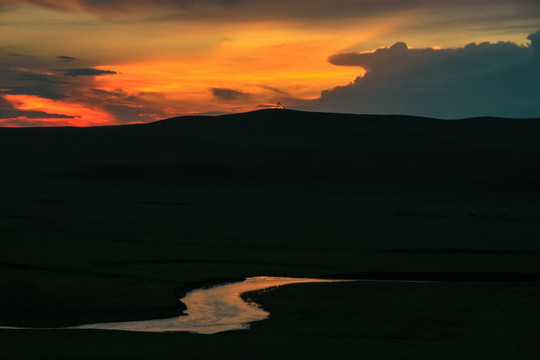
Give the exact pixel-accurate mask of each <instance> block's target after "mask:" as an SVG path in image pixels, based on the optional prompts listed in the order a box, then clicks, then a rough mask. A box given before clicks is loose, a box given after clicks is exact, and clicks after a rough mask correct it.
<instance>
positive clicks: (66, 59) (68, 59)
mask: <svg viewBox="0 0 540 360" xmlns="http://www.w3.org/2000/svg"><path fill="white" fill-rule="evenodd" d="M77 60H79V59H77V58H74V57H71V56H65V55H60V56H58V61H59V62H74V61H77Z"/></svg>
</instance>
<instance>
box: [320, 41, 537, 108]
mask: <svg viewBox="0 0 540 360" xmlns="http://www.w3.org/2000/svg"><path fill="white" fill-rule="evenodd" d="M528 39H529V40H530V41H531V43H530V45H528V46H520V45H517V44H515V43H511V42H499V43H495V44H490V43H480V44H475V43H471V44H468V45H466V46H464V47H462V48H458V49H441V50H434V49H430V48H428V49H409V48H408V47H407V45H406V44H405V43H403V42H398V43H396V44H394V45H392V46H391V47H389V48H382V49H378V50H376V51H375V52H372V53H354V52H351V53H340V54H335V55H332V56H330V57H329V59H328V61H329V62H330V63H332V64H334V65H338V66H359V67H363V68H365V69H366V70H367V73H366V74H365V75H364V76H363V77H358V78H356V80H355V81H354V82H352V83H350V84H349V85H347V86H339V87H336V88H334V89H331V90H327V91H324V92H323V93H322V94H321V98H320V99H319V100H317V101H316V102H314V103H313V104H312V105H311V107H313V108H321V109H322V108H324V109H332V108H333V109H339V111H342V112H354V113H394V114H410V115H421V116H432V117H442V118H463V117H472V116H485V115H490V116H504V117H540V102H539V101H538V99H540V87H539V86H538V84H540V31H539V32H536V33H534V34H531V35H529V37H528Z"/></svg>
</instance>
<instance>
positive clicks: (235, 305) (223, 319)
mask: <svg viewBox="0 0 540 360" xmlns="http://www.w3.org/2000/svg"><path fill="white" fill-rule="evenodd" d="M336 281H347V280H326V279H309V278H287V277H270V276H258V277H251V278H247V279H246V280H245V281H243V282H239V283H232V284H224V285H218V286H214V287H211V288H207V289H196V290H193V291H191V292H190V293H188V294H187V295H186V297H184V298H182V299H181V301H182V302H183V303H184V304H185V305H186V306H187V310H186V314H187V316H178V317H175V318H170V319H160V320H148V321H128V322H114V323H101V324H89V325H82V326H78V327H76V328H77V329H100V330H124V331H145V332H165V331H187V332H193V333H199V334H215V333H218V332H222V331H229V330H241V329H248V328H249V323H251V322H254V321H259V320H264V319H266V318H268V316H269V315H270V314H269V313H268V312H266V311H264V310H263V309H261V308H260V307H259V306H257V305H256V304H253V303H247V302H245V301H244V300H243V299H242V298H241V296H240V295H241V294H243V293H246V292H250V291H258V290H263V289H267V288H272V287H276V286H282V285H288V284H298V283H315V282H336Z"/></svg>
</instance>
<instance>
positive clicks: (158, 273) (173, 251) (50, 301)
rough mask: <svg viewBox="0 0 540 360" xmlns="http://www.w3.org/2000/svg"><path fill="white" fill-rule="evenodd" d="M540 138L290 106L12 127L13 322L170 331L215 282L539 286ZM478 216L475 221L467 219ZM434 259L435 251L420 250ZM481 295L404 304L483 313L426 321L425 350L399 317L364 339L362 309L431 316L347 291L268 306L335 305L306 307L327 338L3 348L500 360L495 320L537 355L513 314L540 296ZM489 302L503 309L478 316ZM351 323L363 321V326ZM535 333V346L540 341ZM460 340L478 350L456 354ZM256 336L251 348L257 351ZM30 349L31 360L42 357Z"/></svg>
mask: <svg viewBox="0 0 540 360" xmlns="http://www.w3.org/2000/svg"><path fill="white" fill-rule="evenodd" d="M539 129H540V126H539V122H538V121H536V120H507V119H470V120H462V121H438V120H431V119H419V118H407V117H379V116H354V115H335V114H313V113H301V112H292V111H262V112H255V113H248V114H239V115H230V116H224V117H216V118H179V119H171V120H167V121H163V122H158V123H154V124H149V125H141V126H129V127H111V128H90V129H69V128H65V129H0V151H1V153H2V156H1V157H0V166H1V167H2V169H4V172H3V173H2V174H1V175H0V176H1V180H0V188H1V192H0V194H2V195H1V198H0V235H1V239H2V240H1V241H0V271H1V273H2V276H1V277H0V286H1V287H0V289H1V292H0V319H2V323H4V324H15V325H42V326H47V325H65V324H70V323H77V322H84V321H104V320H118V319H130V318H148V317H153V316H168V315H170V314H176V313H178V311H179V310H180V308H179V306H178V304H177V300H176V299H177V294H178V293H181V292H182V291H183V290H184V289H186V288H187V287H190V286H193V285H194V282H199V281H206V280H207V279H209V278H215V277H232V278H236V277H244V276H250V275H287V276H325V275H339V274H348V273H356V272H366V271H419V272H422V271H424V272H438V271H445V272H528V273H538V272H539V267H538V264H539V263H540V262H539V258H540V256H539V254H538V251H539V250H540V248H539V245H538V238H539V234H540V230H539V225H538V216H539V214H538V206H537V205H538V203H539V194H538V188H539V187H538V185H539V184H540V182H539V181H538V180H539V178H540V176H539V175H540V174H539V172H538V170H537V169H539V168H540V166H538V159H539V158H540V157H539V156H538V155H539V152H540V151H539V143H540V141H539V138H540V135H539ZM472 209H474V210H477V211H478V216H469V215H468V214H469V212H470V211H471V210H472ZM396 249H397V250H398V251H395V250H396ZM425 249H428V250H432V251H428V252H422V251H417V250H425ZM449 249H450V250H452V251H448V250H449ZM411 250H412V251H411ZM456 250H457V251H456ZM463 250H474V251H463ZM325 286H326V285H325ZM388 286H389V287H388V288H384V287H383V288H380V287H379V288H378V287H374V288H373V287H372V288H370V289H369V293H370V294H373V297H374V298H373V299H387V298H389V297H392V296H393V295H395V294H396V293H400V294H402V293H403V292H404V290H403V289H402V288H401V287H400V286H398V285H395V287H394V286H391V285H388ZM460 286H462V287H463V288H460ZM483 286H484V287H477V286H469V285H467V284H466V283H463V284H462V283H459V284H447V285H440V287H438V288H436V289H435V290H434V291H431V290H430V291H428V292H426V291H424V290H422V291H416V290H414V291H411V290H407V293H409V294H410V299H409V300H408V302H409V303H411V304H414V303H417V304H423V305H425V304H428V305H429V304H433V303H436V301H437V299H440V297H450V298H452V296H454V297H455V296H458V295H456V294H461V295H459V296H461V298H459V296H458V297H457V298H456V299H455V302H456V303H457V304H459V303H465V305H464V306H465V307H467V306H471V307H472V310H470V312H471V313H472V314H473V315H471V318H470V319H469V320H468V323H471V324H472V325H467V326H466V329H465V328H463V329H462V328H460V327H459V326H460V325H456V326H457V328H454V327H453V326H454V325H452V324H450V325H449V324H448V323H446V322H439V321H438V320H437V317H438V316H442V317H449V318H451V317H454V316H456V313H455V311H454V310H452V311H454V312H452V311H450V310H449V311H446V310H445V311H444V312H443V313H442V315H441V314H440V311H438V310H439V309H438V308H437V307H436V306H435V307H433V306H432V305H429V306H427V307H426V309H427V310H426V312H427V315H425V316H427V317H428V320H426V321H427V323H428V325H426V326H428V327H429V326H431V327H437V326H439V325H437V324H440V328H438V331H439V332H440V333H441V334H442V335H440V338H437V339H436V341H434V340H433V339H427V338H424V337H422V336H420V335H418V336H419V340H418V339H417V340H418V341H416V340H413V339H395V334H394V335H392V334H391V333H392V329H393V327H392V326H390V325H389V326H386V325H384V324H386V323H385V322H384V321H383V322H382V325H381V329H383V330H384V329H387V330H388V331H389V332H390V334H391V335H389V336H390V338H388V337H387V338H385V337H384V336H383V335H384V334H383V335H380V336H379V335H377V336H379V337H378V338H377V339H373V338H369V339H367V337H368V336H367V332H370V331H371V330H370V329H371V328H372V326H371V325H370V326H367V325H365V319H364V318H361V317H360V315H362V316H365V315H366V314H365V311H364V310H361V309H362V307H363V306H368V307H369V308H370V309H373V312H370V314H371V315H370V316H371V321H375V322H376V321H378V320H377V317H376V316H375V315H373V314H380V313H381V312H383V311H387V312H388V314H389V315H387V316H388V317H390V318H391V317H394V318H399V317H401V316H402V315H403V314H404V313H405V314H410V318H409V320H410V322H411V323H416V322H417V319H416V318H415V316H417V315H418V314H417V313H415V312H414V311H412V312H410V309H409V308H402V307H401V308H400V307H399V306H397V305H396V304H394V306H393V307H392V306H390V308H388V306H387V305H385V304H384V302H380V301H375V300H373V301H371V302H369V303H368V304H363V303H358V304H357V303H356V302H358V301H360V300H359V299H363V298H364V297H365V292H366V290H365V288H363V287H348V286H347V287H343V288H340V289H341V290H340V291H342V292H343V291H344V292H346V294H345V295H346V296H343V297H340V298H339V299H337V300H336V299H333V300H332V299H331V297H330V296H328V293H327V291H328V290H324V289H322V288H319V287H316V286H315V287H299V288H294V287H291V288H288V289H282V290H280V291H278V292H275V294H276V297H275V298H272V299H271V298H268V297H266V298H265V297H263V298H262V301H263V303H265V304H266V303H268V304H269V306H270V307H271V309H272V310H273V309H274V308H275V309H276V310H275V314H276V315H275V316H276V317H279V316H280V315H279V314H280V313H281V314H283V311H284V310H285V309H286V308H287V307H289V306H290V305H289V304H287V302H285V301H283V300H280V297H279V296H281V295H280V294H284V293H286V292H292V293H294V292H297V294H296V295H295V297H304V298H305V297H311V296H317V297H319V296H320V297H321V298H324V299H325V301H321V302H310V304H311V306H309V307H307V310H305V311H306V312H307V313H308V314H305V316H308V317H309V316H311V317H313V316H316V315H317V314H326V315H323V318H322V319H321V320H320V321H319V320H314V323H313V324H311V323H310V324H306V326H308V327H310V328H311V327H313V326H315V327H317V326H319V327H320V328H324V329H326V330H325V331H326V333H325V332H322V333H321V334H319V335H316V334H311V333H310V334H308V335H306V334H304V333H303V330H302V327H303V326H304V325H302V324H304V323H303V322H299V323H296V322H295V321H292V322H291V321H290V320H286V321H285V320H284V321H285V322H284V323H283V322H279V321H277V320H276V322H273V321H269V322H267V323H261V324H258V325H257V326H256V331H254V332H253V333H252V332H239V333H234V334H223V335H219V336H214V337H198V336H194V335H187V334H175V335H155V334H153V335H146V334H114V335H111V334H109V333H102V332H91V333H88V332H84V333H74V332H62V331H59V332H52V333H43V332H27V331H25V332H15V331H2V332H1V338H2V339H3V341H4V340H5V344H11V345H10V347H5V348H6V349H9V350H6V351H10V352H11V354H12V355H13V354H17V353H19V355H21V356H22V352H21V350H20V349H18V348H17V346H19V345H22V342H23V341H28V342H32V343H36V344H41V345H42V346H44V347H47V346H48V345H47V341H60V340H61V341H63V342H65V341H69V342H70V343H71V344H72V345H71V347H70V348H66V349H63V350H62V349H57V348H55V347H51V348H50V349H49V350H47V351H45V352H44V353H45V354H49V356H50V357H51V358H60V357H59V353H62V352H64V353H65V354H68V353H69V352H70V351H71V352H72V353H73V352H75V353H78V354H79V355H80V353H79V351H81V349H88V347H89V344H90V343H91V342H93V341H105V342H106V343H107V344H109V346H108V347H105V348H106V349H108V350H107V351H110V353H109V355H111V357H113V358H134V354H131V355H129V356H127V355H126V356H124V355H122V352H121V350H120V349H122V347H119V345H115V344H127V343H130V344H131V343H133V342H134V341H137V342H138V343H144V344H145V345H144V348H143V345H140V346H135V347H134V349H138V350H137V351H142V353H141V354H143V355H144V354H148V353H149V352H154V351H157V352H158V353H160V354H162V355H163V356H164V357H165V355H166V353H167V352H169V351H170V354H171V355H172V354H175V352H173V351H172V349H175V351H178V352H181V351H185V352H187V353H188V354H189V353H190V351H193V352H195V351H202V352H203V355H204V354H205V356H208V357H211V355H212V351H214V350H211V349H212V347H210V348H208V347H205V350H200V349H199V347H198V346H199V344H200V343H205V344H207V343H208V342H210V343H211V344H213V346H215V347H216V349H219V351H220V353H222V354H223V356H225V357H226V356H228V355H230V357H231V358H234V357H235V356H236V357H237V356H238V355H239V354H240V355H241V354H242V351H246V352H248V353H255V354H258V356H259V355H260V354H259V353H258V350H257V349H258V347H259V346H260V344H261V343H263V342H265V341H268V339H272V340H274V341H277V342H278V343H280V344H282V345H283V346H285V349H286V351H289V352H290V353H291V354H294V353H295V352H297V353H298V354H303V353H305V352H306V351H311V352H313V353H314V354H318V355H321V357H322V355H324V354H328V353H330V352H337V353H336V354H338V355H342V356H344V355H345V353H346V352H348V351H354V352H355V354H359V351H361V349H364V350H365V349H367V350H365V351H373V352H374V353H376V351H379V350H381V349H388V347H387V345H389V344H391V346H394V347H395V346H398V345H399V344H401V345H399V346H402V347H401V348H403V349H405V348H408V347H409V346H412V347H413V348H416V349H418V351H416V353H418V352H419V351H420V350H419V349H423V350H422V351H424V354H432V353H433V352H437V351H440V350H444V349H446V346H448V348H449V347H450V346H451V345H450V344H453V345H452V346H454V345H455V344H462V345H463V344H465V345H464V346H465V347H467V346H468V347H470V346H472V345H471V344H473V343H477V342H478V341H479V339H480V340H482V339H483V340H482V341H484V343H483V344H484V345H481V346H480V345H479V346H480V347H481V349H483V350H481V352H480V355H482V354H483V355H485V356H477V355H478V354H477V355H474V356H473V354H469V355H470V356H468V357H469V358H475V356H476V358H486V357H488V356H491V358H497V357H495V356H496V355H497V354H499V355H500V356H501V357H499V358H505V357H503V354H506V353H505V352H504V351H502V350H501V349H499V350H500V351H498V352H494V351H493V349H496V348H497V347H493V346H492V348H491V350H489V346H488V345H490V344H492V345H493V344H495V343H497V342H496V339H497V337H493V338H490V337H489V336H488V337H485V336H483V335H482V334H483V333H484V332H485V331H486V329H489V328H492V327H493V326H495V325H493V324H492V323H489V321H493V319H499V317H500V320H501V321H499V323H502V322H504V323H505V324H508V326H506V325H505V326H504V327H502V328H501V330H500V333H499V335H497V336H499V338H501V337H503V338H504V337H506V338H507V339H508V348H512V347H514V345H515V346H519V345H520V344H521V345H522V348H524V349H526V350H525V354H527V353H528V354H532V353H533V351H534V348H533V347H531V346H530V341H532V340H530V338H527V339H525V340H523V334H522V333H520V332H519V331H516V329H518V328H519V326H518V325H516V324H515V323H508V321H507V320H508V319H507V318H506V317H507V316H508V314H528V315H529V316H530V317H531V318H533V319H534V318H536V319H537V318H538V308H537V306H536V304H537V303H538V286H537V285H536V284H515V285H512V284H508V283H494V284H486V285H483ZM490 287H491V288H490ZM295 289H296V290H295ZM304 289H318V290H310V291H312V292H313V293H309V292H307V290H304ZM456 289H457V290H456ZM482 289H484V290H482ZM485 289H488V290H485ZM489 289H491V290H489ZM271 294H272V293H271ZM267 296H268V295H267ZM494 296H495V298H497V299H499V300H498V301H499V305H500V306H499V305H498V306H499V307H496V306H486V307H481V308H478V303H489V302H490V300H492V298H493V297H494ZM324 304H328V306H331V307H332V308H336V307H337V308H338V309H340V310H339V311H338V312H337V315H336V316H337V319H339V318H340V316H341V317H342V318H343V319H349V320H350V323H349V325H347V326H346V327H344V326H342V324H341V323H339V321H337V320H332V319H331V318H328V316H327V314H328V308H324V306H325V305H324ZM467 304H469V305H467ZM490 304H491V303H490ZM430 306H431V307H430ZM503 308H505V309H506V310H505V311H507V314H506V315H503V314H502V311H503V310H502V309H503ZM351 309H353V310H354V311H355V312H354V314H356V315H353V316H349V315H348V314H349V313H350V311H351ZM482 309H483V310H482ZM291 311H292V310H291ZM291 316H294V315H291ZM325 316H326V317H325ZM519 316H521V317H526V316H525V315H519ZM420 318H421V319H423V318H425V317H422V316H421V317H420ZM351 319H352V320H351ZM482 319H484V320H482ZM490 319H491V320H490ZM317 321H319V322H318V323H317ZM295 324H296V325H295ZM283 326H286V327H287V328H291V329H293V330H294V331H293V330H291V331H292V332H291V333H290V338H289V337H284V336H283V335H279V334H281V331H282V330H283ZM400 326H401V327H398V328H397V329H398V330H396V331H398V332H400V331H401V330H399V329H401V328H402V327H404V325H403V324H401V325H400ZM351 327H354V328H357V329H358V330H357V331H352V332H351V334H350V336H349V337H347V336H345V335H344V334H342V335H340V336H339V337H335V336H333V335H331V334H333V333H338V334H341V332H343V331H349V330H347V329H350V328H351ZM529 328H530V329H531V331H530V332H529V334H530V336H531V337H534V336H536V335H537V334H538V327H534V326H533V325H530V326H529ZM456 329H457V330H456ZM462 330H463V331H466V332H467V334H468V336H465V337H461V338H460V337H459V336H457V337H458V338H460V340H452V339H455V338H456V334H457V333H461V332H462ZM404 331H405V330H404ZM430 331H431V330H430ZM445 334H446V335H445ZM447 335H448V336H447ZM276 337H277V340H276ZM246 338H249V342H250V343H251V344H253V345H252V347H247V348H246V347H245V346H244V345H243V344H244V342H245V339H246ZM14 339H18V340H14ZM40 339H41V340H40ZM44 339H46V340H44ZM321 339H324V341H323V340H321ZM456 341H457V342H456ZM460 341H461V342H464V343H460ZM172 344H176V345H174V346H173V345H172ZM258 344H259V345H258ZM323 344H324V346H323ZM359 344H360V345H359ZM445 344H446V345H445ZM527 344H529V345H527ZM3 345H4V344H3ZM428 345H429V346H428ZM171 346H172V347H171ZM308 346H309V348H310V349H311V350H306V348H307V347H308ZM399 346H398V347H397V348H398V349H401V348H400V347H399ZM460 346H461V345H460ZM501 346H502V345H500V346H499V347H501ZM161 347H165V348H167V349H168V350H164V349H161ZM323 348H324V349H326V350H323ZM70 349H71V350H70ZM197 349H199V350H197ZM208 349H210V350H208ZM430 349H431V350H430ZM25 351H26V353H27V355H28V357H30V358H32V357H34V358H35V356H32V355H35V352H40V351H42V350H40V347H39V346H37V347H32V348H29V349H26V350H25ZM83 351H85V350H83ZM88 351H90V350H88ZM92 351H94V352H93V353H89V355H88V356H89V358H94V357H100V356H101V355H99V354H98V353H99V351H101V350H92ZM122 351H123V350H122ZM362 351H363V350H362ZM393 351H394V350H392V351H390V350H388V354H389V356H390V357H395V358H398V357H399V356H398V355H399V354H398V351H396V352H393ZM176 354H178V353H176ZM448 354H450V353H448ZM98 355H99V356H98ZM267 355H268V354H267ZM492 355H493V356H492ZM532 355H534V354H532ZM66 356H67V355H66ZM102 356H103V357H107V356H105V355H102ZM201 356H202V355H201ZM67 357H69V356H67ZM142 357H143V358H144V357H147V356H142ZM203 357H204V356H203ZM267 357H268V356H267ZM460 357H463V358H465V357H464V356H460ZM420 358H421V357H420ZM426 358H427V356H426ZM449 358H452V357H451V356H449ZM453 358H455V357H453ZM506 358H508V356H506ZM524 358H527V357H524ZM531 358H532V357H531Z"/></svg>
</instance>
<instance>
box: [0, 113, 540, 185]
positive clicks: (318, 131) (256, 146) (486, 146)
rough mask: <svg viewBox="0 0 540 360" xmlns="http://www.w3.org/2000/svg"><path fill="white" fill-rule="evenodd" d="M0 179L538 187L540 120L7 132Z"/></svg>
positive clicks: (289, 120) (295, 118) (281, 122)
mask: <svg viewBox="0 0 540 360" xmlns="http://www.w3.org/2000/svg"><path fill="white" fill-rule="evenodd" d="M0 153H1V154H2V156H1V157H0V167H1V168H2V169H3V171H2V174H1V175H0V179H4V180H9V179H12V180H21V179H25V180H31V179H35V178H51V179H63V180H66V181H84V180H89V181H90V180H92V181H93V180H96V179H100V180H103V181H108V180H114V181H118V180H119V181H164V180H166V181H180V182H181V181H210V182H226V183H240V184H241V183H251V182H262V183H280V184H284V183H297V184H316V185H326V184H343V185H347V186H359V185H369V186H405V185H414V186H433V185H437V186H439V185H440V186H458V187H462V186H466V187H469V186H492V187H499V188H501V189H503V190H504V191H522V190H523V189H528V190H527V191H535V192H536V191H538V189H539V188H540V119H502V118H472V119H465V120H436V119H430V118H420V117H411V116H399V115H352V114H332V113H314V112H301V111H294V110H282V109H270V110H259V111H254V112H248V113H240V114H230V115H222V116H213V117H210V116H186V117H177V118H171V119H167V120H162V121H157V122H154V123H149V124H142V125H126V126H110V127H92V128H18V129H13V128H0Z"/></svg>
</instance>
